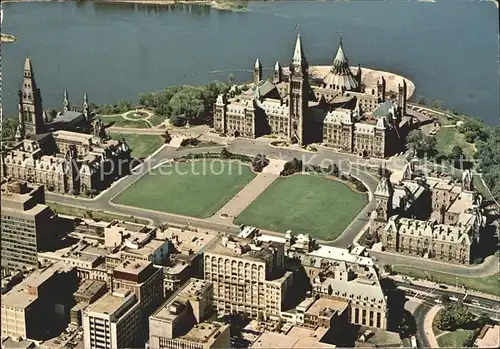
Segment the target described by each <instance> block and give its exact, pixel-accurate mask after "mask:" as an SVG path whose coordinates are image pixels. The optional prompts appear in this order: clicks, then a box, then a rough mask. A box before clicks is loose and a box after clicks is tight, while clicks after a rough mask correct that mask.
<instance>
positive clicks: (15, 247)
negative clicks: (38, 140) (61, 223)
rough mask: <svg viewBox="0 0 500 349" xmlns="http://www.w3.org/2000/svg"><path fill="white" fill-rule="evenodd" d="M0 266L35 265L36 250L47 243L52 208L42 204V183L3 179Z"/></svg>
mask: <svg viewBox="0 0 500 349" xmlns="http://www.w3.org/2000/svg"><path fill="white" fill-rule="evenodd" d="M1 191H2V214H1V217H2V223H1V227H2V231H1V237H2V267H4V268H7V269H14V270H26V269H29V268H37V267H38V258H37V252H39V251H42V250H44V249H45V248H46V247H48V246H50V245H51V243H52V241H53V239H54V238H53V236H52V235H51V234H53V233H54V232H53V231H52V229H51V223H52V219H53V217H54V213H53V211H52V210H51V209H50V208H49V207H48V206H47V205H45V193H44V187H43V185H37V186H28V184H27V183H26V182H17V181H14V182H7V181H3V182H2V186H1Z"/></svg>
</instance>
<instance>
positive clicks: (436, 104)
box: [431, 99, 441, 109]
mask: <svg viewBox="0 0 500 349" xmlns="http://www.w3.org/2000/svg"><path fill="white" fill-rule="evenodd" d="M431 107H432V108H434V109H441V101H440V100H437V99H433V100H432V102H431Z"/></svg>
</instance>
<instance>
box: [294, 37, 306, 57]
mask: <svg viewBox="0 0 500 349" xmlns="http://www.w3.org/2000/svg"><path fill="white" fill-rule="evenodd" d="M305 60H306V55H305V54H304V49H303V48H302V38H301V36H300V33H299V34H297V40H296V41H295V50H294V51H293V59H292V64H293V65H302V63H303V62H304V61H305Z"/></svg>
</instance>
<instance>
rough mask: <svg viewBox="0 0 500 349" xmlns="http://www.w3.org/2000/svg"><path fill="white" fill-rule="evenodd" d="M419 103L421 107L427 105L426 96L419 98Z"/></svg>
mask: <svg viewBox="0 0 500 349" xmlns="http://www.w3.org/2000/svg"><path fill="white" fill-rule="evenodd" d="M417 103H418V104H420V105H427V101H426V100H425V97H424V96H418V99H417Z"/></svg>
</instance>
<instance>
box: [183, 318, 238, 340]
mask: <svg viewBox="0 0 500 349" xmlns="http://www.w3.org/2000/svg"><path fill="white" fill-rule="evenodd" d="M227 327H229V325H226V324H221V323H216V322H201V323H199V324H196V325H194V326H193V327H192V328H191V329H190V330H189V332H188V333H186V334H185V335H184V336H181V337H179V339H184V340H188V341H191V342H196V343H213V342H214V341H215V340H216V339H217V337H218V335H219V334H220V333H222V331H224V330H225V329H226V328H227Z"/></svg>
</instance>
